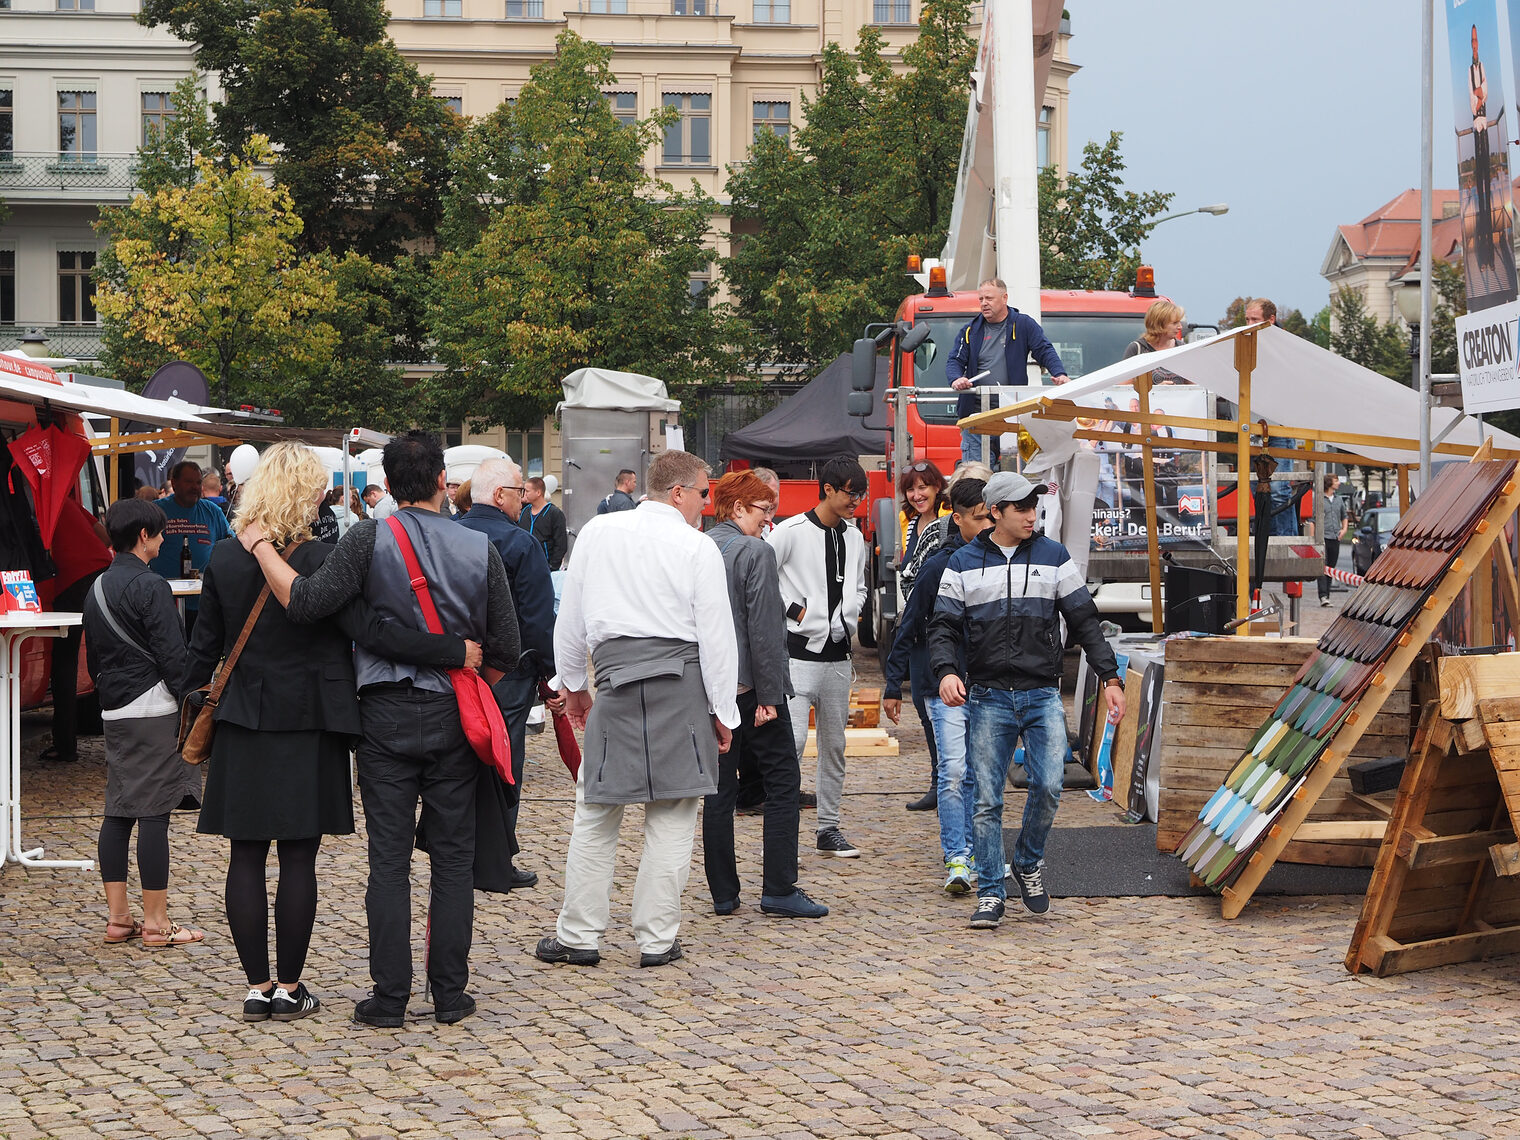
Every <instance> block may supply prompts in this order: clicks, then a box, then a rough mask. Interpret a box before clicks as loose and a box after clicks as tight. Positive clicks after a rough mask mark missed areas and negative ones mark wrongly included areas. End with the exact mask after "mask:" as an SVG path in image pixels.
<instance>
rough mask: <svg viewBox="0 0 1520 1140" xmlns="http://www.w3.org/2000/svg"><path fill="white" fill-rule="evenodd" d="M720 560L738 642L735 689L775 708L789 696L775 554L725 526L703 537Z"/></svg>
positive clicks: (788, 677)
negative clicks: (746, 690) (747, 689)
mask: <svg viewBox="0 0 1520 1140" xmlns="http://www.w3.org/2000/svg"><path fill="white" fill-rule="evenodd" d="M707 537H709V538H710V539H712V540H713V541H714V542H715V543H717V544H718V553H720V554H722V555H723V569H724V570H725V571H726V572H727V574H728V601H729V604H730V605H731V606H732V607H733V610H734V635H735V636H736V637H737V638H738V641H739V684H740V685H747V686H749V687H750V688H752V689H754V690H755V699H756V702H757V703H758V704H762V705H779V704H781V703H782V702H783V701H785V700H786V698H787V697H789V696H791V695H792V673H791V667H790V666H789V665H788V663H787V653H786V611H785V610H784V609H783V607H782V605H781V586H780V582H779V579H778V577H777V574H776V554H775V551H773V550H772V549H771V548H770V546H769V545H767V544H766V543H765V542H764V541H763V540H761V539H758V538H751V537H750V536H749V535H747V534H745V533H744V532H743V531H742V530H740V529H739V528H738V527H737V526H735V525H734V524H733V523H731V522H725V523H719V524H718V525H717V526H715V527H713V528H712V530H710V531H708V532H707Z"/></svg>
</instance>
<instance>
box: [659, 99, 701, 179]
mask: <svg viewBox="0 0 1520 1140" xmlns="http://www.w3.org/2000/svg"><path fill="white" fill-rule="evenodd" d="M665 106H667V107H674V108H675V109H676V110H677V111H679V112H680V113H681V117H680V118H679V119H678V120H676V121H675V122H674V123H671V124H670V125H669V126H668V127H666V128H665V155H664V158H663V160H662V161H663V162H664V164H665V165H666V166H711V165H712V145H711V139H712V96H711V95H666V96H665Z"/></svg>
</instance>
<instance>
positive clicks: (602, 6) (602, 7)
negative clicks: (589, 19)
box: [591, 0, 628, 16]
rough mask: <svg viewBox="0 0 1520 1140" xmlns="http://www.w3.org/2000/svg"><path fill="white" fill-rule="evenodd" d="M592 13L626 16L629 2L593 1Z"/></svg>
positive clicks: (614, 0)
mask: <svg viewBox="0 0 1520 1140" xmlns="http://www.w3.org/2000/svg"><path fill="white" fill-rule="evenodd" d="M591 11H592V12H593V13H596V14H599V15H603V16H607V15H612V16H626V15H628V0H591Z"/></svg>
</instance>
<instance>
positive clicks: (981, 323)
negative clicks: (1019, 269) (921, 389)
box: [945, 277, 1067, 463]
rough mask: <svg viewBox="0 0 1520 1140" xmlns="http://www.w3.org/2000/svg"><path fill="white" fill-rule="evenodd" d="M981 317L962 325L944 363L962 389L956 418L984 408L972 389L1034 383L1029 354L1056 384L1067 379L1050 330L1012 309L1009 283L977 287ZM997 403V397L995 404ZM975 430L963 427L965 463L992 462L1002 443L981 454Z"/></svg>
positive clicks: (957, 387) (990, 281)
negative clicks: (1048, 332)
mask: <svg viewBox="0 0 1520 1140" xmlns="http://www.w3.org/2000/svg"><path fill="white" fill-rule="evenodd" d="M976 300H977V305H978V307H979V308H980V309H981V315H980V316H977V317H973V318H972V320H971V323H970V324H968V325H966V326H965V328H963V329H961V331H960V332H959V333H957V334H956V337H955V347H954V348H952V349H951V350H950V359H949V360H948V361H946V362H945V379H947V380H949V381H950V387H952V388H954V389H955V390H956V391H957V392H960V393H961V397H960V399H958V400H957V401H956V402H955V417H956V419H962V420H963V419H965V418H966V417H967V416H973V415H975V414H976V413H977V412H979V411H981V410H982V402H981V400H980V399H979V398H978V397H977V396H976V395H975V394H974V393H973V392H972V391H971V389H972V388H973V387H985V386H997V385H1003V384H1028V383H1029V358H1030V357H1034V359H1035V362H1036V363H1037V364H1039V366H1040V367H1041V368H1043V369H1045V371H1046V372H1049V373H1050V378H1051V379H1052V380H1053V381H1055V382H1056V383H1057V384H1064V383H1066V380H1067V376H1066V365H1064V364H1062V363H1061V357H1060V355H1059V354H1057V352H1056V350H1055V346H1054V345H1052V344H1051V343H1050V341H1049V340H1047V339H1046V337H1045V330H1044V329H1042V328H1041V327H1040V323H1039V322H1038V321H1036V320H1035V319H1034V318H1033V317H1026V316H1025V315H1024V314H1023V313H1021V312H1019V311H1018V310H1017V309H1011V308H1009V307H1008V286H1007V285H1005V284H1003V281H1002V279H1001V278H998V277H989V278H988V279H987V280H985V281H983V282H982V283H981V284H980V285H978V286H977V288H976ZM983 373H986V375H982V374H983ZM992 406H993V407H997V400H996V398H994V399H993V402H992ZM984 438H989V437H984V436H978V435H977V434H976V433H975V432H969V431H965V430H964V429H963V430H962V431H961V461H962V462H965V463H969V462H972V461H973V460H978V461H981V462H986V463H992V462H994V461H995V459H996V455H997V444H996V442H995V441H992V442H990V443H989V449H990V454H988V455H987V456H986V457H985V458H983V455H982V440H983V439H984Z"/></svg>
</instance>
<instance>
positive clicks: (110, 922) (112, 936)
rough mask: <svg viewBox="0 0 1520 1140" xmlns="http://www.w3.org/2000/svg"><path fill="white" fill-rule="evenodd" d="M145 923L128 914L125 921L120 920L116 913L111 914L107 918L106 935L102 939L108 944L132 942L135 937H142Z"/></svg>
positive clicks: (115, 944)
mask: <svg viewBox="0 0 1520 1140" xmlns="http://www.w3.org/2000/svg"><path fill="white" fill-rule="evenodd" d="M142 935H143V925H142V923H140V922H138V921H137V920H136V919H134V918H133V917H132V916H131V915H130V914H129V915H127V920H126V921H125V922H118V921H117V920H116V916H115V915H109V916H107V919H106V936H105V937H104V938H103V939H101V941H102V942H104V943H105V944H106V945H107V946H117V945H120V944H121V943H123V942H130V941H132V939H134V938H141V937H142Z"/></svg>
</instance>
